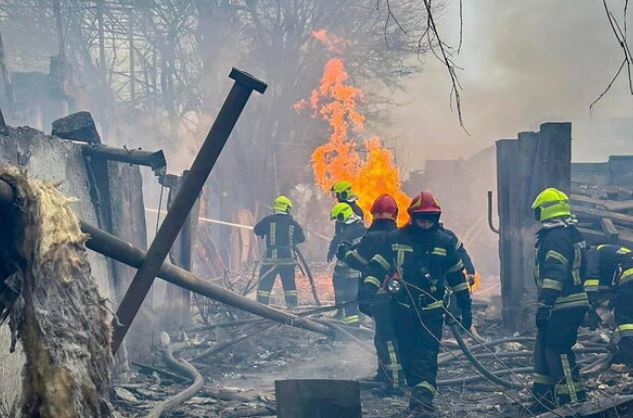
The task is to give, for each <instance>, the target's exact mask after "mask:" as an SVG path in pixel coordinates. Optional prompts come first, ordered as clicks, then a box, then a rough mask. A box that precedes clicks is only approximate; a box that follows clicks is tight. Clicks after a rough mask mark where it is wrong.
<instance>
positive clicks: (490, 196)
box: [488, 190, 499, 235]
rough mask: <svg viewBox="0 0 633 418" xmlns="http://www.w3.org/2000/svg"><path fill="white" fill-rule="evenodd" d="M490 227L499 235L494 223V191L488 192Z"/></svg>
mask: <svg viewBox="0 0 633 418" xmlns="http://www.w3.org/2000/svg"><path fill="white" fill-rule="evenodd" d="M488 227H489V228H490V230H491V231H492V232H494V233H495V234H497V235H499V229H497V228H495V225H494V223H493V222H492V191H491V190H488Z"/></svg>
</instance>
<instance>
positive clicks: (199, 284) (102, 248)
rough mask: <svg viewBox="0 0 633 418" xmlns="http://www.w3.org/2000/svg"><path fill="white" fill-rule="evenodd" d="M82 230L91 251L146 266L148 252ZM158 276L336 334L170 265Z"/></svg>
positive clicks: (102, 233)
mask: <svg viewBox="0 0 633 418" xmlns="http://www.w3.org/2000/svg"><path fill="white" fill-rule="evenodd" d="M81 230H82V231H83V232H84V233H86V234H88V235H89V236H90V238H89V239H88V241H87V242H86V247H88V248H90V249H91V250H93V251H96V252H98V253H100V254H103V255H105V256H106V257H110V258H113V259H115V260H116V261H118V262H121V263H123V264H126V265H128V266H130V267H134V268H139V267H140V266H141V265H142V264H143V261H144V260H145V256H146V255H145V252H143V251H141V250H139V249H138V248H136V247H134V246H133V245H132V244H130V243H128V242H125V241H123V240H122V239H119V238H117V237H115V236H114V235H112V234H109V233H107V232H105V231H102V230H101V229H99V228H97V227H95V226H93V225H90V224H87V223H85V222H82V223H81ZM157 276H158V277H160V278H162V279H164V280H166V281H168V282H169V283H172V284H175V285H176V286H180V287H182V288H185V289H187V290H191V291H192V292H195V293H197V294H199V295H202V296H206V297H208V298H210V299H213V300H216V301H218V302H222V303H225V304H227V305H230V306H234V307H236V308H239V309H241V310H243V311H246V312H250V313H252V314H255V315H257V316H261V317H263V318H266V319H270V320H272V321H276V322H281V323H282V324H285V325H289V326H292V327H296V328H302V329H305V330H308V331H312V332H316V333H319V334H323V335H333V334H334V332H333V331H332V329H331V328H330V327H328V326H326V325H322V324H319V323H316V322H315V321H312V320H310V319H308V318H302V317H301V316H297V315H293V314H289V313H286V312H283V311H279V310H277V309H274V308H271V307H270V306H268V305H264V304H262V303H259V302H256V301H254V300H251V299H248V298H245V297H243V296H240V295H238V294H237V293H234V292H231V291H230V290H227V289H225V288H223V287H221V286H218V285H217V284H213V283H211V282H208V281H206V280H202V279H201V278H199V277H197V276H196V275H194V274H193V273H191V272H189V271H187V270H185V269H183V268H180V267H178V266H174V265H173V264H170V263H167V262H164V263H163V264H162V266H161V268H160V270H159V271H158V274H157Z"/></svg>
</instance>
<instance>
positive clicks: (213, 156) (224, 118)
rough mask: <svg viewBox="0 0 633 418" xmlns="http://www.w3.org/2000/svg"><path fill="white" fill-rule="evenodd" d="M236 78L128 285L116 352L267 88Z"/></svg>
mask: <svg viewBox="0 0 633 418" xmlns="http://www.w3.org/2000/svg"><path fill="white" fill-rule="evenodd" d="M229 77H230V78H232V79H233V80H235V83H233V87H231V91H230V92H229V95H228V97H227V98H226V100H225V101H224V104H223V105H222V108H221V109H220V113H219V114H218V117H217V118H216V120H215V122H214V123H213V126H212V127H211V130H210V131H209V134H208V135H207V138H206V139H205V140H204V143H203V144H202V147H200V151H199V152H198V155H197V156H196V159H195V160H194V162H193V164H192V166H191V169H190V170H189V174H188V175H187V176H186V177H185V179H184V180H183V182H182V185H181V187H180V190H179V191H178V194H177V195H176V199H175V200H174V203H173V204H172V206H171V209H170V210H169V212H168V213H167V216H166V217H165V220H164V221H163V223H162V224H161V226H160V228H159V229H158V232H157V234H156V237H155V238H154V241H153V242H152V244H151V245H150V247H149V250H148V251H147V255H146V257H145V259H144V261H143V265H142V266H140V268H139V269H138V271H137V272H136V275H135V276H134V279H133V280H132V283H131V284H130V287H129V288H128V290H127V292H126V293H125V296H124V297H123V300H122V301H121V304H120V305H119V309H118V310H117V318H116V319H117V320H116V321H114V322H113V327H114V333H113V337H112V351H113V352H115V353H116V351H117V350H118V349H119V346H120V345H121V342H122V341H123V338H124V337H125V334H127V331H128V329H129V328H130V326H131V325H132V321H134V317H135V316H136V314H137V312H138V310H139V308H140V307H141V305H142V304H143V301H144V300H145V296H147V292H149V289H150V288H151V287H152V283H153V282H154V277H156V274H157V273H158V271H159V270H160V268H161V266H162V264H163V262H164V261H165V257H167V254H168V253H169V250H170V249H171V246H172V245H173V243H174V240H175V239H176V237H177V236H178V233H179V232H180V229H181V228H182V225H183V224H184V223H185V220H186V219H187V217H188V216H189V212H190V211H191V208H192V206H193V205H194V204H195V202H196V199H198V196H199V195H200V192H201V190H202V187H203V186H204V183H205V182H206V181H207V178H208V177H209V174H210V173H211V170H212V169H213V166H214V165H215V163H216V161H217V160H218V157H219V156H220V153H221V152H222V148H224V144H226V141H227V140H228V138H229V135H230V134H231V131H233V128H234V127H235V124H236V123H237V120H238V118H239V117H240V115H241V113H242V111H243V110H244V107H245V106H246V103H247V102H248V99H249V97H250V95H251V93H252V92H253V90H255V91H258V92H260V93H264V91H266V87H267V86H266V84H265V83H263V82H262V81H259V80H257V79H255V78H254V77H252V76H251V75H249V74H247V73H244V72H241V71H238V70H236V69H235V68H234V69H233V70H232V71H231V74H230V75H229Z"/></svg>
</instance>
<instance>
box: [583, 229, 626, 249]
mask: <svg viewBox="0 0 633 418" xmlns="http://www.w3.org/2000/svg"><path fill="white" fill-rule="evenodd" d="M578 230H579V231H580V233H581V234H582V236H583V237H584V238H585V240H586V241H587V243H588V244H590V245H598V244H605V243H606V237H605V235H604V232H602V231H601V230H597V229H589V228H585V227H578ZM618 232H619V235H618V243H619V244H620V245H624V246H625V247H629V248H631V246H633V232H631V231H628V230H622V229H620V230H618Z"/></svg>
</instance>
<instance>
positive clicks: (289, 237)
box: [253, 195, 305, 307]
mask: <svg viewBox="0 0 633 418" xmlns="http://www.w3.org/2000/svg"><path fill="white" fill-rule="evenodd" d="M291 209H292V201H291V200H290V199H289V198H287V197H286V196H283V195H281V196H279V197H277V198H276V199H275V201H274V202H273V213H272V215H268V216H266V217H265V218H263V219H262V220H261V221H259V222H258V223H257V225H255V228H254V229H253V231H254V232H255V235H257V236H258V237H264V238H265V239H266V255H265V256H264V259H263V261H262V266H261V269H260V271H259V285H258V287H257V301H258V302H261V303H264V304H268V303H269V302H270V292H271V290H272V288H273V285H274V284H275V279H276V278H277V275H280V276H281V284H282V286H283V289H284V298H285V299H286V304H287V305H288V306H290V307H292V306H296V305H297V287H296V285H295V265H296V261H295V257H294V254H295V249H294V247H295V245H297V244H300V243H302V242H303V241H305V236H304V234H303V229H302V228H301V226H300V225H299V224H298V223H297V222H296V221H295V220H294V219H293V218H292V215H290V210H291Z"/></svg>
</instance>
